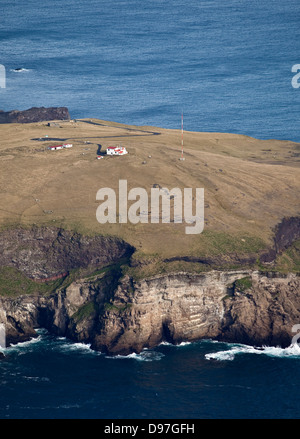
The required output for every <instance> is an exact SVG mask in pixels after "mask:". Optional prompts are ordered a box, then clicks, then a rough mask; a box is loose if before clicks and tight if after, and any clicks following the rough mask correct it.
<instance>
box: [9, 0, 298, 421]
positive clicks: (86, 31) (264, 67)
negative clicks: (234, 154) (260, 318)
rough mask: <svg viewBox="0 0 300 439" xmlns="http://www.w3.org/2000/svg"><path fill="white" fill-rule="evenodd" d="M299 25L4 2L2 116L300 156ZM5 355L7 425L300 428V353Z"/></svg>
mask: <svg viewBox="0 0 300 439" xmlns="http://www.w3.org/2000/svg"><path fill="white" fill-rule="evenodd" d="M299 23H300V3H299V1H298V0H286V1H284V2H283V1H282V0H267V1H265V2H262V1H258V0H252V1H247V2H246V1H240V0H228V1H223V0H190V1H188V2H187V1H183V0H149V1H147V2H141V1H138V0H114V1H113V2H107V1H104V0H89V1H87V0H82V1H80V2H78V1H75V0H64V1H63V2H62V1H58V0H51V1H50V0H43V2H38V1H37V0H26V2H22V3H21V2H20V1H19V0H6V1H5V2H4V1H2V2H1V5H0V43H1V44H0V64H2V65H4V66H5V70H6V88H0V108H1V109H3V110H5V111H8V110H12V109H19V110H23V109H26V108H30V107H32V106H46V107H48V106H67V107H68V108H69V111H70V114H71V117H72V118H89V117H95V118H100V119H104V120H113V121H117V122H122V123H128V124H136V125H152V126H160V127H165V128H176V129H180V127H181V125H180V124H181V112H182V111H183V112H184V129H185V130H190V131H213V132H231V133H241V134H245V135H250V136H254V137H256V138H262V139H273V138H278V139H288V140H292V141H298V142H299V141H300V135H299V104H300V88H293V87H292V84H291V80H292V78H293V76H294V75H295V74H294V73H292V72H291V69H292V66H293V65H295V64H299V63H300V51H299V48H300V47H299V46H300V35H299V34H300V26H299ZM295 323H299V322H295ZM5 353H6V358H5V360H4V361H1V362H0V386H1V387H0V388H1V392H0V418H3V419H5V418H101V419H124V418H126V419H134V418H139V419H153V418H154V419H170V418H172V419H195V418H196V419H198V418H201V419H202V418H213V419H217V418H299V417H300V398H299V392H298V390H299V384H300V354H299V351H298V348H297V346H294V347H293V348H287V349H281V348H274V347H263V348H253V347H249V346H241V345H229V344H224V343H215V342H213V341H211V340H206V341H201V342H198V343H192V344H188V343H186V344H182V345H180V346H170V345H161V346H159V347H157V348H156V349H153V350H145V351H143V352H142V353H141V354H139V355H131V356H128V357H116V358H107V357H106V356H105V355H103V354H99V353H96V352H93V351H91V350H90V349H89V347H88V346H84V345H82V344H76V343H75V344H74V343H72V342H70V341H68V340H67V339H62V338H55V337H53V336H52V335H50V334H48V333H46V332H45V331H40V333H39V337H38V338H37V339H34V340H32V341H30V342H27V343H23V344H19V345H17V346H13V347H10V348H8V349H6V352H5Z"/></svg>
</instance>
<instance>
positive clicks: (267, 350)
mask: <svg viewBox="0 0 300 439" xmlns="http://www.w3.org/2000/svg"><path fill="white" fill-rule="evenodd" d="M239 354H255V355H267V356H269V357H277V358H300V347H299V345H298V344H297V343H295V344H292V345H290V346H288V347H287V348H281V347H279V346H262V347H261V348H260V347H254V346H248V345H234V346H233V347H231V349H228V350H222V351H218V352H213V353H209V354H206V355H205V358H206V359H207V360H218V361H232V360H234V358H235V356H236V355H239Z"/></svg>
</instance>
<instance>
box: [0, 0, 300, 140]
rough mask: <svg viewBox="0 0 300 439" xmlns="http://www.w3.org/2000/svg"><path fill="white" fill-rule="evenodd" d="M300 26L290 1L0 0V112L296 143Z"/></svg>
mask: <svg viewBox="0 0 300 439" xmlns="http://www.w3.org/2000/svg"><path fill="white" fill-rule="evenodd" d="M299 23H300V3H299V1H298V0H285V1H284V2H283V1H280V0H267V1H265V2H262V1H260V0H251V1H248V2H246V1H241V0H228V1H222V0H190V1H188V2H187V1H184V0H149V1H147V2H141V1H138V0H114V1H112V2H107V1H104V0H82V1H80V2H78V1H75V0H64V1H63V2H61V1H60V0H44V1H43V2H38V1H37V0H26V2H22V3H20V1H19V0H5V2H4V1H3V2H1V6H0V44H1V46H0V64H2V65H4V66H5V68H6V88H5V89H0V108H1V109H3V110H6V111H8V110H11V109H19V110H23V109H26V108H29V107H32V106H67V107H68V108H69V110H70V114H71V117H73V118H80V117H81V118H84V117H87V118H88V117H96V118H100V119H104V120H114V121H118V122H122V123H129V124H136V125H152V126H162V127H165V128H179V129H180V124H181V112H182V111H183V112H184V129H185V130H189V131H209V132H210V131H213V132H232V133H241V134H245V135H250V136H254V137H257V138H266V139H269V138H271V139H273V138H278V139H288V140H293V141H300V136H299V128H298V127H299V104H300V89H299V88H298V89H295V88H293V87H292V84H291V80H292V78H293V76H295V73H292V71H291V69H292V66H293V65H295V64H299V63H300V55H299V46H300V43H299V41H300V26H299ZM16 69H21V70H18V71H15V70H16Z"/></svg>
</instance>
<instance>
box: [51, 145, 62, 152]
mask: <svg viewBox="0 0 300 439" xmlns="http://www.w3.org/2000/svg"><path fill="white" fill-rule="evenodd" d="M48 149H50V150H51V151H56V150H57V149H63V146H62V145H54V146H48Z"/></svg>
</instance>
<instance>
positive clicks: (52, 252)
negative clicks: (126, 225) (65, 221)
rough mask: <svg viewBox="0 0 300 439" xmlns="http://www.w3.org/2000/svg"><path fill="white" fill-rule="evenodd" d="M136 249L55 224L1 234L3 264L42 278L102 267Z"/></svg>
mask: <svg viewBox="0 0 300 439" xmlns="http://www.w3.org/2000/svg"><path fill="white" fill-rule="evenodd" d="M133 251H134V249H133V247H131V246H130V245H129V244H127V243H126V242H124V241H122V240H120V239H117V238H111V237H104V236H95V237H87V236H83V235H80V234H79V233H76V232H71V231H68V230H64V229H60V228H54V227H32V228H30V229H24V228H16V229H13V230H6V231H4V232H2V233H1V234H0V267H1V266H3V267H14V268H16V269H18V270H19V271H21V272H22V273H24V274H25V275H26V276H27V277H28V278H31V279H35V280H40V281H46V280H50V279H55V278H59V277H60V276H62V275H65V274H66V273H68V272H69V271H70V270H74V269H78V268H88V267H95V268H97V267H101V266H103V265H107V264H109V263H112V262H115V261H118V260H119V259H120V258H122V257H125V256H130V255H131V254H132V253H133Z"/></svg>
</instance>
